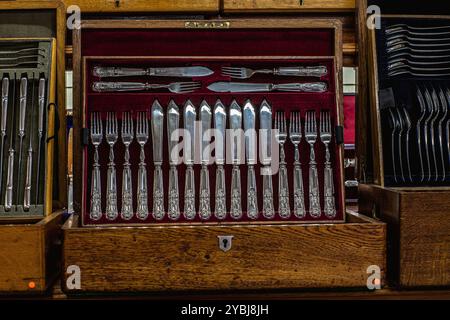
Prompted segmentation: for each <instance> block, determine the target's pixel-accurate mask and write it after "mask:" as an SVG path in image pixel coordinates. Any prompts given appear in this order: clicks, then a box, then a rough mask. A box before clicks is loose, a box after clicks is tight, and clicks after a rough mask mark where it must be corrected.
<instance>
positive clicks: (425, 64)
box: [385, 24, 450, 77]
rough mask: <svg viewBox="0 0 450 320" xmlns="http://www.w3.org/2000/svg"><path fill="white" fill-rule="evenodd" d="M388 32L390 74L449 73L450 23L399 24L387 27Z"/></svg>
mask: <svg viewBox="0 0 450 320" xmlns="http://www.w3.org/2000/svg"><path fill="white" fill-rule="evenodd" d="M385 35H386V52H387V55H388V63H387V65H388V66H387V69H388V75H389V76H390V77H395V76H400V75H411V76H415V77H443V76H450V54H449V50H450V26H446V25H441V26H434V27H419V26H413V25H407V24H397V25H392V26H389V27H387V28H386V30H385Z"/></svg>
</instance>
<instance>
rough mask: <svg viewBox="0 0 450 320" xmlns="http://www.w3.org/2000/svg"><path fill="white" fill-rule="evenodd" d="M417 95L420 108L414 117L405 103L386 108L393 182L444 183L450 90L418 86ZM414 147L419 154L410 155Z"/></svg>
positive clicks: (449, 150) (449, 156)
mask: <svg viewBox="0 0 450 320" xmlns="http://www.w3.org/2000/svg"><path fill="white" fill-rule="evenodd" d="M416 98H417V102H418V106H419V109H420V110H419V113H418V115H417V116H416V117H413V116H412V115H411V110H408V109H407V108H406V107H405V106H402V107H400V108H389V109H388V119H389V125H390V128H391V142H390V143H391V154H392V155H391V161H392V172H393V176H394V181H395V183H414V184H433V183H434V184H436V183H443V182H446V181H448V179H449V177H450V174H449V168H450V117H449V116H450V89H449V88H443V87H440V86H434V85H431V84H429V85H421V86H417V88H416ZM413 141H414V144H413V145H412V143H413ZM416 150H417V153H416V154H417V155H418V156H415V154H413V152H416ZM413 159H417V160H418V161H414V160H413Z"/></svg>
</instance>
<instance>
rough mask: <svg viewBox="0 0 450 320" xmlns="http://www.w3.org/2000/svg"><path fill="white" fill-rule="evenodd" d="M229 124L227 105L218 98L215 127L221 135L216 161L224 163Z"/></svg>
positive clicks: (218, 141)
mask: <svg viewBox="0 0 450 320" xmlns="http://www.w3.org/2000/svg"><path fill="white" fill-rule="evenodd" d="M226 126H227V114H226V112H225V106H224V105H223V104H222V102H221V101H220V100H217V102H216V105H215V107H214V128H215V129H216V130H217V134H219V135H220V137H216V140H215V141H216V149H215V151H216V162H217V163H218V164H223V163H224V162H225V129H226Z"/></svg>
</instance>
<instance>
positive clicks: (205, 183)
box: [199, 100, 212, 220]
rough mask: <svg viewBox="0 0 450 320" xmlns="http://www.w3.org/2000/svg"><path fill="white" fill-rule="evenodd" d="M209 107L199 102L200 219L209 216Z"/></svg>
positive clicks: (205, 103) (207, 218)
mask: <svg viewBox="0 0 450 320" xmlns="http://www.w3.org/2000/svg"><path fill="white" fill-rule="evenodd" d="M211 119H212V113H211V107H210V106H209V105H208V103H207V102H206V101H205V100H203V101H202V103H201V104H200V122H201V124H202V150H201V162H202V170H201V171H200V204H199V206H200V207H199V214H200V218H201V219H202V220H209V219H210V218H211V190H210V186H209V170H208V165H209V156H210V152H209V146H210V142H211V135H210V133H211Z"/></svg>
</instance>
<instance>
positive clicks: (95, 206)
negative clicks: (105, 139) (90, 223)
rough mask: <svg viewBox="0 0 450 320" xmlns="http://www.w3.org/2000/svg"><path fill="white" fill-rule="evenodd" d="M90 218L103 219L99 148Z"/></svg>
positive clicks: (92, 181)
mask: <svg viewBox="0 0 450 320" xmlns="http://www.w3.org/2000/svg"><path fill="white" fill-rule="evenodd" d="M89 217H90V218H91V219H92V220H94V221H97V220H99V219H100V218H101V217H102V186H101V179H100V165H99V164H98V147H97V146H96V147H95V153H94V166H93V168H92V178H91V211H90V214H89Z"/></svg>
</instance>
